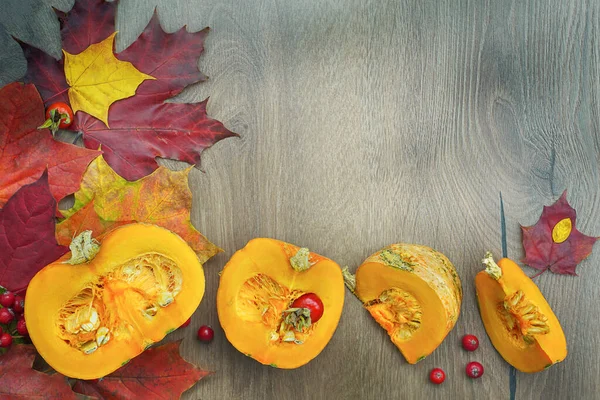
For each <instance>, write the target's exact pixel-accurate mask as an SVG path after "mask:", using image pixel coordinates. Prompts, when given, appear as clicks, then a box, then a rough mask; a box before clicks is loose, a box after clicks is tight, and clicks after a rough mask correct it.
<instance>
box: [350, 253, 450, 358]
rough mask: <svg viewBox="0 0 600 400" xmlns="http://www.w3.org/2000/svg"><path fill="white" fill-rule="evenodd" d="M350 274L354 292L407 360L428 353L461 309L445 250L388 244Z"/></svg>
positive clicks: (444, 333)
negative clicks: (438, 250)
mask: <svg viewBox="0 0 600 400" xmlns="http://www.w3.org/2000/svg"><path fill="white" fill-rule="evenodd" d="M354 279H355V286H354V287H353V288H351V289H353V290H354V294H355V295H356V296H357V297H358V298H359V300H361V301H362V302H363V305H364V307H365V308H366V309H367V310H368V311H369V312H370V313H371V316H373V318H374V319H375V320H376V321H377V322H378V323H379V324H380V325H381V327H382V328H384V329H385V330H386V331H387V333H388V335H389V336H390V339H391V340H392V342H393V343H394V345H396V347H397V348H398V349H399V350H400V352H401V353H402V355H403V356H404V358H405V359H406V361H407V362H408V363H410V364H415V363H417V362H418V361H420V360H422V359H423V358H425V357H426V356H428V355H429V354H431V352H433V351H434V350H435V349H436V348H437V347H438V346H439V345H440V344H441V343H442V341H443V340H444V338H445V337H446V335H447V334H448V333H449V332H450V331H451V330H452V328H453V327H454V325H455V324H456V321H457V319H458V316H459V314H460V306H461V301H462V286H461V282H460V279H459V277H458V274H457V273H456V270H455V268H454V266H453V265H452V263H451V262H450V260H448V258H446V256H444V255H443V254H442V253H440V252H437V251H435V250H433V249H432V248H430V247H427V246H422V245H415V244H405V243H397V244H392V245H390V246H387V247H385V248H383V249H381V250H379V251H378V252H376V253H374V254H372V255H371V256H370V257H368V258H367V259H366V260H365V261H364V262H363V263H362V264H361V265H360V266H359V267H358V269H357V270H356V275H355V277H354ZM353 285H354V283H353Z"/></svg>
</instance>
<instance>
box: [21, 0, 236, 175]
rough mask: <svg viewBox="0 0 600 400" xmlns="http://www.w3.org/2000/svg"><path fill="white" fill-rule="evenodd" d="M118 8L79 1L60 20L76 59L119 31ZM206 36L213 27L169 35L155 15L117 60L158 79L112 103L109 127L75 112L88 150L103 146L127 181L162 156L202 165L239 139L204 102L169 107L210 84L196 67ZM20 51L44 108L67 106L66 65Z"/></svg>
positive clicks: (95, 1) (25, 48) (150, 168)
mask: <svg viewBox="0 0 600 400" xmlns="http://www.w3.org/2000/svg"><path fill="white" fill-rule="evenodd" d="M115 9H116V2H112V3H107V2H104V1H102V0H80V1H78V2H76V3H75V6H74V7H73V10H71V11H70V12H69V13H68V14H64V13H59V16H60V17H61V20H62V21H63V25H62V28H61V37H62V41H63V47H64V49H65V50H66V51H68V52H69V53H78V52H80V51H82V50H83V49H85V48H87V46H89V45H91V44H93V43H97V42H100V41H101V40H103V39H105V38H106V36H108V35H109V34H110V33H112V32H113V31H114V15H115ZM80 33H81V34H80ZM207 33H208V28H206V29H204V30H202V31H199V32H195V33H190V32H187V31H186V30H185V27H184V28H182V29H180V30H179V31H177V32H175V33H165V32H164V31H163V30H162V28H161V26H160V23H159V21H158V17H157V15H156V12H155V13H154V16H153V17H152V19H151V20H150V22H149V23H148V26H147V27H146V29H145V30H144V32H143V33H142V34H141V35H140V37H139V38H138V39H137V40H136V41H135V42H134V43H133V44H132V45H131V46H129V47H128V48H127V49H125V50H124V51H122V52H121V53H119V54H117V55H116V56H117V58H118V59H119V60H121V61H129V62H131V63H132V64H134V66H135V67H136V68H137V69H139V70H140V71H142V72H144V73H146V74H150V75H152V76H153V77H155V78H156V79H155V80H147V81H145V82H144V83H142V85H141V86H140V87H139V88H138V90H137V92H136V95H135V96H133V97H130V98H127V99H124V100H120V101H117V102H115V103H114V104H112V106H111V107H110V109H109V124H110V128H108V127H107V126H106V125H105V124H104V123H103V122H101V121H99V120H97V119H96V118H94V117H92V116H90V115H89V114H86V113H84V112H82V111H78V112H77V113H76V115H75V121H74V124H73V129H76V130H79V131H81V132H82V133H83V142H84V145H85V146H86V147H88V148H91V149H97V148H99V147H100V146H102V150H103V151H104V158H105V159H106V161H107V162H108V163H109V165H110V166H111V167H112V168H113V169H114V170H115V171H116V172H117V173H118V174H119V175H121V176H122V177H124V178H125V179H127V180H137V179H140V178H142V177H144V176H146V175H148V174H149V173H151V172H152V171H154V170H155V169H156V168H158V164H157V162H156V158H157V157H163V158H171V159H176V160H180V161H186V162H188V163H190V164H198V163H199V162H200V155H201V153H202V151H203V150H204V149H206V148H208V147H210V146H212V145H213V144H215V143H216V142H218V141H220V140H221V139H224V138H227V137H231V136H236V134H235V133H233V132H231V131H229V130H228V129H227V128H225V127H224V126H223V124H222V123H221V122H219V121H217V120H214V119H211V118H209V117H208V116H207V114H206V103H207V101H206V100H205V101H204V102H202V103H199V104H179V103H165V102H164V101H165V100H167V99H169V98H171V97H172V96H174V95H176V94H178V93H180V92H181V91H182V90H183V89H184V88H185V87H186V86H188V85H190V84H193V83H196V82H200V81H203V80H205V79H206V77H205V76H204V75H203V74H202V73H201V72H200V71H199V70H198V66H197V60H198V57H199V56H200V54H201V53H202V52H203V50H204V38H205V36H206V35H207ZM21 46H22V47H23V51H24V54H25V56H26V58H27V60H28V71H27V75H26V80H28V81H31V82H34V83H35V84H36V85H38V86H39V87H40V92H41V94H42V96H43V98H44V99H45V100H46V101H50V100H51V101H57V100H62V101H65V100H67V96H66V93H67V90H68V85H67V83H66V81H65V78H64V72H63V63H62V60H61V61H58V62H57V61H56V60H54V59H52V58H51V57H50V56H48V55H46V54H45V53H43V52H41V51H39V50H37V49H34V48H31V47H30V46H28V45H27V44H24V43H21Z"/></svg>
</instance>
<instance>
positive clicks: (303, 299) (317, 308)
mask: <svg viewBox="0 0 600 400" xmlns="http://www.w3.org/2000/svg"><path fill="white" fill-rule="evenodd" d="M292 307H293V308H308V310H309V311H310V322H311V323H313V324H314V323H315V322H317V321H318V320H320V319H321V317H322V316H323V302H322V301H321V299H320V298H319V296H317V295H316V294H314V293H305V294H303V295H302V296H300V297H298V298H297V299H296V300H294V302H293V303H292Z"/></svg>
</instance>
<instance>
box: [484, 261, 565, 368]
mask: <svg viewBox="0 0 600 400" xmlns="http://www.w3.org/2000/svg"><path fill="white" fill-rule="evenodd" d="M483 263H484V265H485V266H486V269H485V270H484V271H481V272H479V273H478V274H477V276H476V277H475V287H476V289H477V301H478V303H479V312H480V313H481V319H482V320H483V325H484V326H485V330H486V332H487V334H488V336H489V337H490V340H491V341H492V344H493V345H494V347H495V348H496V350H498V352H499V353H500V355H501V356H502V357H503V358H504V359H505V360H506V361H507V362H508V363H509V364H510V365H512V366H513V367H515V368H516V369H518V370H519V371H522V372H538V371H541V370H543V369H545V368H548V367H550V366H552V365H553V364H556V363H557V362H560V361H562V360H564V359H565V357H566V356H567V341H566V339H565V334H564V333H563V330H562V328H561V326H560V323H559V321H558V318H556V315H554V312H552V308H550V305H548V302H547V301H546V299H545V298H544V296H543V295H542V292H540V289H538V287H537V286H536V284H535V283H534V282H533V281H532V280H531V279H530V278H529V277H528V276H527V275H525V273H524V272H523V271H522V270H521V268H519V266H518V265H517V264H515V263H514V261H512V260H510V259H508V258H503V259H501V260H500V261H498V264H496V263H495V262H494V259H493V258H492V255H491V253H487V254H486V255H485V258H484V259H483Z"/></svg>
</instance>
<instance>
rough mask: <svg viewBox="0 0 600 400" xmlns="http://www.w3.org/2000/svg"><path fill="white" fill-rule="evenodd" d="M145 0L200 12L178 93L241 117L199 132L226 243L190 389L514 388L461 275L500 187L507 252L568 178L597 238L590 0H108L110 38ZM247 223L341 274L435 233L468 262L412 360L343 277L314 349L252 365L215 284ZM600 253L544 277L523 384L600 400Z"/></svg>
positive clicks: (129, 27)
mask: <svg viewBox="0 0 600 400" xmlns="http://www.w3.org/2000/svg"><path fill="white" fill-rule="evenodd" d="M11 1H12V0H11ZM66 3H67V2H63V5H64V4H66ZM155 5H157V6H158V12H159V16H160V19H161V22H162V24H163V26H164V28H165V29H166V30H167V31H170V32H172V31H175V30H176V29H178V28H179V27H181V26H182V25H187V26H188V29H190V30H193V31H196V30H199V29H202V28H203V27H205V26H210V27H211V28H212V32H211V34H210V35H209V37H208V41H207V45H206V52H205V54H204V56H203V57H202V58H201V59H200V62H199V65H200V67H201V69H202V71H203V72H205V73H206V74H207V75H209V76H210V77H211V79H210V80H209V81H208V82H207V83H204V84H201V85H197V86H195V87H193V88H190V89H189V90H188V91H187V92H186V93H184V94H182V95H181V100H182V101H190V102H191V101H200V100H203V99H204V98H206V97H208V96H210V102H209V113H210V114H211V115H212V116H214V117H216V118H218V119H220V120H221V121H223V122H224V123H225V125H226V126H227V127H228V128H229V129H231V130H233V131H236V132H238V133H240V135H241V137H240V138H235V139H228V140H226V141H223V142H220V143H219V144H218V145H216V146H214V147H213V148H211V149H209V150H207V151H206V152H205V153H204V155H203V161H202V169H203V170H204V172H201V171H199V170H198V171H193V173H192V174H191V176H190V185H191V186H192V189H193V193H194V206H193V210H192V217H193V222H194V223H195V225H196V226H197V227H198V228H199V229H200V230H201V231H202V232H203V233H205V234H206V235H207V237H208V238H210V239H211V240H212V241H213V242H215V243H216V244H217V245H219V246H220V247H222V248H223V249H224V250H225V252H224V253H222V254H220V255H218V256H216V257H215V258H213V259H212V260H210V261H209V262H208V263H207V264H206V265H205V267H206V277H207V291H206V295H205V299H204V300H203V302H202V304H201V306H200V308H199V309H198V311H197V312H196V314H195V315H194V318H193V322H192V325H191V326H190V327H189V328H186V329H185V330H182V331H181V332H179V331H178V332H175V333H173V334H171V339H173V340H175V339H178V338H184V341H183V346H182V348H183V351H184V355H185V357H186V358H187V359H188V360H190V361H192V362H194V363H197V364H198V365H200V366H202V367H205V368H208V369H211V370H214V371H216V373H215V375H213V376H211V377H208V378H206V379H205V380H203V381H201V382H200V383H199V384H198V385H196V386H195V387H194V388H192V389H191V390H189V391H188V392H187V393H186V394H185V396H184V398H186V399H336V398H337V399H381V398H382V399H388V398H394V399H417V398H418V399H448V398H457V399H459V398H460V399H475V398H481V395H482V393H486V394H489V396H486V397H492V396H493V398H495V399H509V378H508V372H509V365H508V364H506V363H505V362H504V361H503V360H502V358H501V357H500V356H499V355H498V353H496V351H495V350H494V348H493V347H492V345H491V343H490V341H489V340H488V338H487V336H486V334H485V330H484V328H483V325H482V323H481V320H480V318H479V314H478V311H477V306H476V301H475V291H474V286H473V278H474V276H475V274H476V273H477V272H478V271H479V269H480V264H479V260H480V259H481V257H482V255H483V253H484V251H485V250H487V249H490V250H492V251H493V252H494V253H495V254H496V255H497V256H499V255H500V254H501V231H500V200H499V198H500V192H502V196H503V199H504V207H505V212H506V227H507V241H508V255H509V256H510V257H511V258H513V259H517V260H518V259H520V258H521V257H522V256H523V250H522V245H521V234H520V228H519V224H523V225H531V224H533V223H535V222H536V221H537V218H538V217H539V215H540V213H541V208H542V206H543V205H548V204H551V203H552V202H553V201H554V200H556V199H557V198H558V196H559V195H560V194H561V192H562V191H563V190H564V189H567V190H568V200H569V201H570V202H571V204H572V205H573V206H574V207H575V208H576V209H577V211H578V221H577V222H578V228H579V229H580V230H581V231H582V232H584V233H586V234H590V235H592V234H594V235H598V234H600V179H599V176H600V135H599V134H598V131H599V128H600V119H599V118H600V98H599V93H600V51H599V50H598V49H599V46H600V22H599V16H600V3H599V2H597V1H590V0H587V1H586V0H583V1H557V0H551V1H541V0H536V1H516V0H514V1H492V0H459V1H435V0H400V1H374V0H373V1H361V0H348V1H344V0H328V1H325V0H304V1H296V2H291V1H275V0H273V1H267V0H264V1H249V2H238V1H237V0H223V1H216V0H177V1H175V0H121V4H120V6H119V11H118V18H117V29H118V30H119V32H120V33H119V36H118V40H117V49H118V50H121V49H123V48H125V47H126V46H127V45H128V44H130V43H131V42H132V41H133V40H135V38H136V37H137V35H139V33H140V32H141V31H142V29H143V28H144V26H145V25H146V23H147V22H148V20H149V19H150V16H151V15H152V12H153V9H154V6H155ZM23 18H34V17H27V16H24V17H23ZM19 26H21V27H24V26H29V25H27V24H21V25H18V24H15V25H14V28H13V29H15V30H16V31H14V32H11V33H12V34H16V35H17V36H18V35H19V34H24V33H26V32H25V31H18V29H19ZM22 29H24V28H22ZM36 32H37V31H36ZM45 35H47V38H46V39H47V40H46V41H44V46H46V48H48V49H50V50H51V51H52V49H53V47H52V46H54V40H56V39H55V38H50V35H51V34H50V33H49V32H47V33H45ZM0 61H1V62H2V64H1V68H0V78H2V77H4V76H14V72H13V73H12V74H13V75H10V73H11V72H10V71H12V70H14V68H18V66H14V65H12V66H9V65H8V64H9V61H5V58H0ZM11 68H13V69H11ZM6 71H8V72H6ZM165 164H167V165H169V166H173V167H180V166H179V165H177V163H174V162H170V161H165ZM258 236H267V237H275V238H278V239H281V240H285V241H289V242H293V243H296V244H299V245H302V246H307V247H309V248H310V249H311V250H313V251H315V252H317V253H320V254H323V255H325V256H327V257H330V258H332V259H334V260H336V261H337V262H338V263H339V264H341V265H349V266H350V268H351V270H353V269H355V268H356V266H357V265H359V264H360V263H361V261H362V260H363V259H364V258H366V257H367V256H368V255H369V254H371V253H372V252H374V251H376V250H378V249H379V248H381V247H383V246H385V245H388V244H390V243H393V242H399V241H405V242H415V243H422V244H426V245H429V246H432V247H434V248H436V249H438V250H440V251H442V252H443V253H445V254H446V255H447V256H448V257H449V258H450V259H451V260H452V261H453V262H454V263H455V265H456V267H457V269H458V271H459V274H460V276H461V279H462V282H463V289H464V300H463V306H462V315H461V317H460V318H459V321H458V323H457V325H456V327H455V329H454V330H453V331H452V332H451V334H450V335H449V336H448V338H447V339H446V341H444V343H443V344H442V345H441V346H440V347H439V348H438V349H437V350H436V351H435V352H434V353H433V354H432V355H431V356H430V357H428V358H427V359H425V360H423V361H422V362H420V363H419V364H417V365H414V366H412V365H408V364H407V363H406V362H405V361H404V359H403V358H402V356H401V355H400V353H399V352H398V351H397V350H396V348H395V347H394V346H393V345H392V343H391V342H390V341H389V340H388V339H387V335H386V333H385V332H384V331H383V330H382V329H381V328H380V327H379V326H378V325H377V324H376V323H375V322H374V321H373V320H372V319H371V318H370V316H369V315H368V313H367V312H366V311H365V310H364V309H362V308H361V305H360V304H359V302H358V301H357V300H355V299H354V298H353V297H351V295H350V294H348V295H347V297H346V302H345V306H344V313H343V315H342V319H341V322H340V325H339V327H338V329H337V331H336V333H335V335H334V337H333V339H332V340H331V342H330V343H329V345H328V346H327V347H326V348H325V350H324V351H323V352H322V354H321V355H320V356H319V357H317V358H316V359H315V360H313V361H312V362H311V363H310V364H308V365H306V366H304V367H302V368H299V369H297V370H292V371H283V370H277V369H273V368H270V367H265V366H262V365H260V364H258V363H256V362H255V361H254V360H252V359H249V358H247V357H245V356H244V355H242V354H241V353H239V352H237V351H236V350H235V349H234V348H233V347H232V346H231V345H230V344H229V343H228V342H227V340H226V339H225V336H224V334H223V332H222V330H221V329H220V328H219V322H218V318H217V312H216V301H215V297H216V290H217V287H218V282H219V277H218V272H219V271H220V270H221V269H222V267H223V265H224V264H225V262H226V261H227V259H228V258H229V257H230V256H231V255H232V254H233V252H235V250H237V249H239V248H240V247H242V246H244V245H245V243H246V242H247V241H248V240H250V239H251V238H253V237H258ZM599 263H600V249H599V248H598V245H596V248H595V254H592V256H591V257H590V258H589V259H588V260H586V261H584V262H583V263H582V264H581V266H580V267H579V273H580V277H567V276H558V275H553V274H550V273H546V274H543V275H542V276H540V277H538V278H536V283H537V284H538V285H539V286H540V289H541V290H542V292H543V293H544V295H545V296H546V298H547V299H548V301H549V303H550V304H551V305H552V307H553V309H554V310H555V312H556V314H557V316H558V317H559V319H560V320H561V323H562V324H563V328H564V330H565V333H566V336H567V342H568V344H569V355H568V357H567V359H566V360H565V361H564V362H563V363H561V364H558V365H556V366H553V367H552V368H550V369H549V370H547V371H544V372H541V373H538V374H535V375H527V374H522V373H517V391H516V398H517V399H549V398H552V399H567V398H573V399H593V398H598V396H599V395H598V393H600V363H598V361H597V360H598V351H599V350H600V335H599V334H598V332H599V331H600V311H599V310H600V307H598V301H600V300H598V294H599V290H598V287H599V285H600V274H598V270H597V269H598V264H599ZM524 269H525V271H526V272H528V273H529V274H530V275H532V274H533V270H531V269H529V268H527V267H524ZM202 324H210V325H212V326H213V327H215V332H216V337H215V340H214V341H213V342H212V343H211V344H210V345H208V346H205V345H201V344H199V343H198V342H197V341H196V340H195V339H194V332H195V329H197V328H198V327H199V326H200V325H202ZM465 333H474V334H476V335H477V336H478V337H479V338H480V340H481V347H480V349H479V350H478V351H477V352H475V353H472V354H468V353H466V352H464V351H463V350H462V349H461V348H460V345H459V342H460V337H461V336H462V335H463V334H465ZM471 360H478V361H480V362H482V363H483V364H484V366H485V368H486V375H485V376H484V377H483V378H482V379H480V380H478V381H470V380H468V378H467V377H466V376H465V374H464V367H465V365H466V363H467V362H468V361H471ZM434 367H442V368H444V369H445V370H446V372H447V375H448V378H447V381H446V382H445V383H444V384H443V385H441V386H439V387H437V386H435V387H434V386H433V385H430V384H429V383H428V381H427V376H428V372H429V370H430V369H432V368H434Z"/></svg>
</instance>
